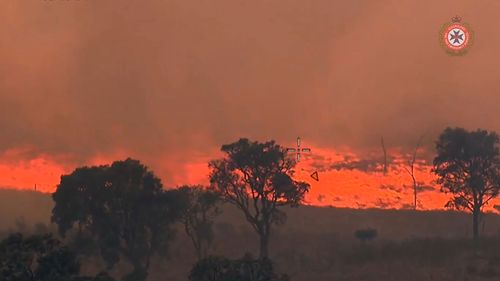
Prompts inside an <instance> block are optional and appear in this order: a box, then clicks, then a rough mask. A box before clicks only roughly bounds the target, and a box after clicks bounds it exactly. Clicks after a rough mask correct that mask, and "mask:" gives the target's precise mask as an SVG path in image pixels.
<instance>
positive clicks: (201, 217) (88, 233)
mask: <svg viewBox="0 0 500 281" xmlns="http://www.w3.org/2000/svg"><path fill="white" fill-rule="evenodd" d="M499 142H500V140H499V137H498V135H497V134H496V133H495V132H488V131H485V130H476V131H467V130H464V129H461V128H448V129H446V130H445V131H444V132H443V133H442V134H441V135H440V137H439V139H438V141H437V142H436V148H437V154H436V157H435V159H434V163H433V165H434V168H433V172H434V173H435V174H436V175H437V177H438V183H439V184H440V186H441V187H442V191H443V192H447V193H450V195H451V196H450V197H451V199H450V201H449V202H448V204H447V206H448V207H451V208H455V209H458V210H466V211H469V212H470V213H471V214H472V222H473V223H472V233H473V238H474V239H473V241H476V242H480V241H479V238H480V223H481V219H482V218H483V213H482V212H483V207H484V206H485V205H486V204H487V203H488V202H489V201H490V200H491V199H493V198H495V197H496V196H497V195H498V191H499V189H500V153H499V147H498V145H499ZM221 151H222V152H223V153H224V157H223V158H221V159H216V160H213V161H210V163H209V167H210V170H211V172H210V175H209V182H210V185H209V186H181V187H179V188H173V189H167V188H165V187H164V186H163V184H162V182H161V180H160V179H159V178H158V177H157V176H156V175H155V174H154V172H153V171H151V170H150V169H149V168H148V167H146V166H145V165H143V164H142V163H141V162H140V161H138V160H134V159H130V158H129V159H125V160H123V161H115V162H113V163H112V164H110V165H101V166H92V167H80V168H77V169H75V170H74V171H73V172H72V173H71V174H68V175H63V176H61V180H60V183H59V184H58V186H57V189H56V191H55V192H54V193H53V195H52V198H53V201H54V207H53V210H52V217H51V221H52V222H53V224H54V225H55V227H56V229H57V230H56V231H55V233H49V232H50V230H49V229H39V231H37V234H32V235H27V234H24V233H12V234H10V235H9V236H8V237H7V238H5V239H4V240H3V241H2V242H1V243H0V275H1V277H0V280H5V281H24V280H26V281H28V280H31V281H35V280H37V281H77V280H81V281H83V280H85V281H91V280H94V281H97V280H99V281H113V280H122V281H145V280H148V275H149V273H150V268H151V265H152V261H153V260H155V259H157V258H160V259H161V258H167V257H168V256H169V255H170V253H169V252H170V250H171V249H172V246H173V243H175V236H176V230H179V229H182V230H183V231H184V232H185V234H186V235H187V237H189V240H190V243H191V244H192V251H193V252H194V253H195V255H196V258H197V262H196V263H195V264H193V266H192V269H191V271H190V272H189V273H187V274H186V279H189V280H192V281H257V280H259V281H280V280H281V281H284V280H289V279H290V277H289V276H288V275H287V274H286V273H285V272H280V273H277V272H275V269H274V268H275V267H274V266H273V262H272V261H271V259H270V257H271V256H273V255H272V253H270V241H271V240H270V238H271V236H272V235H273V233H275V230H276V226H277V225H280V224H284V223H286V218H287V215H286V214H287V213H286V212H284V211H283V208H284V207H286V206H288V207H298V206H300V205H301V204H302V203H303V202H304V197H305V195H306V193H307V192H308V191H309V185H308V184H307V183H306V182H301V181H296V180H294V178H293V174H294V167H295V164H296V163H295V161H294V160H292V159H290V158H289V157H287V156H286V151H285V149H284V148H283V147H281V146H279V145H278V144H276V143H275V142H274V141H268V142H255V141H250V140H248V139H240V140H238V141H236V142H234V143H231V144H227V145H223V146H222V147H221ZM223 204H231V205H232V206H234V207H235V208H236V209H237V210H239V211H240V213H241V214H242V218H244V219H245V222H246V224H247V225H249V227H250V228H251V229H252V231H253V232H254V234H255V238H256V239H257V241H258V245H259V247H258V249H259V251H258V255H257V256H255V257H254V256H252V255H251V254H249V253H247V250H248V249H246V247H245V245H241V248H240V249H239V250H240V251H241V254H240V257H241V258H236V259H230V258H227V257H223V256H214V255H212V250H213V241H214V235H215V232H214V223H215V222H216V220H217V218H218V216H219V215H220V214H221V212H222V209H223V208H222V207H221V206H222V205H223ZM325 223H330V222H325ZM332 223H335V222H332ZM179 226H182V227H181V228H179ZM354 236H355V237H356V238H358V239H359V240H360V241H362V245H360V247H361V248H360V249H361V250H360V251H362V252H363V253H365V254H366V253H377V254H378V253H379V252H380V250H376V248H373V246H372V245H371V243H372V242H371V241H372V240H374V239H376V238H377V230H376V229H373V228H367V229H359V230H357V231H356V232H355V233H354ZM290 247H294V245H293V244H291V245H290ZM391 247H392V246H390V245H388V246H387V247H386V248H384V249H386V250H385V251H384V252H385V253H386V255H387V253H390V252H391V251H396V250H391V249H395V248H394V247H392V248H391ZM338 249H339V252H341V251H342V250H341V249H342V247H339V248H338ZM85 257H94V258H98V259H99V260H101V261H102V268H100V269H99V270H98V271H97V273H96V274H92V275H90V276H86V275H85V274H84V273H82V271H81V267H82V263H83V261H85V260H86V259H85ZM170 258H172V257H170ZM351 258H352V257H350V256H349V255H347V254H346V255H345V260H346V261H348V260H349V259H351ZM363 258H364V259H368V260H370V257H369V256H366V255H364V256H363ZM164 262H165V263H169V260H168V259H164ZM305 262H306V261H304V263H305ZM123 264H126V265H127V268H128V271H127V272H126V273H123V274H121V276H116V274H111V272H112V271H113V270H114V269H115V268H116V267H117V266H121V265H123Z"/></svg>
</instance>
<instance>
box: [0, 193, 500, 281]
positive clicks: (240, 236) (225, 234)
mask: <svg viewBox="0 0 500 281" xmlns="http://www.w3.org/2000/svg"><path fill="white" fill-rule="evenodd" d="M51 208H52V201H51V198H50V195H49V194H43V193H37V192H32V191H17V190H0V214H1V215H0V229H1V230H2V232H5V231H7V230H13V229H16V227H17V226H16V219H17V220H18V219H19V218H21V217H22V218H24V222H25V224H26V225H27V227H28V229H29V228H30V227H33V226H34V225H35V224H36V223H44V224H47V223H48V222H49V217H50V211H51ZM286 211H287V214H288V220H287V222H286V223H285V225H283V226H280V227H277V228H275V231H274V235H273V237H272V243H271V249H270V252H271V257H272V258H273V260H274V261H275V264H276V267H277V270H278V271H280V272H287V273H289V274H290V275H291V276H292V278H293V279H292V280H294V281H306V280H349V281H350V280H398V281H401V280H433V279H428V278H430V277H428V275H429V274H430V275H432V274H435V275H433V276H439V278H438V279H435V280H448V279H446V278H450V279H449V280H457V279H456V277H457V276H462V275H464V274H469V273H467V272H465V270H466V269H467V268H468V267H467V266H465V265H464V266H459V265H460V264H463V263H464V262H465V261H467V260H468V259H469V256H470V254H471V247H472V246H471V242H470V240H469V239H468V237H470V233H471V231H470V225H471V220H470V216H469V215H467V214H465V213H460V212H451V211H425V212H420V211H419V212H414V211H409V210H380V209H366V210H357V209H340V208H319V207H313V206H303V207H300V208H294V209H291V208H286ZM367 227H371V228H375V229H377V231H378V237H377V239H376V240H375V241H373V242H371V243H368V244H366V245H365V244H363V243H361V242H360V241H357V240H356V239H355V238H354V235H353V233H354V231H356V230H357V229H362V228H367ZM483 229H484V232H483V233H485V234H486V235H488V236H490V237H496V234H499V233H500V216H498V215H494V214H487V215H486V219H485V223H484V225H483ZM215 231H216V237H215V242H214V249H213V251H212V252H213V253H214V254H217V255H224V256H228V257H232V258H237V257H241V256H242V255H243V254H244V253H245V252H252V253H254V254H256V253H257V240H256V236H255V235H254V233H253V232H252V231H251V229H250V228H249V227H248V225H247V224H246V222H245V221H244V220H243V216H242V215H241V214H240V213H239V212H238V210H236V209H235V208H234V207H232V206H224V208H223V213H222V215H221V216H220V217H219V218H218V219H217V221H216V223H215ZM488 241H489V242H491V243H490V245H488V247H486V248H485V249H486V252H487V253H490V254H488V255H487V256H488V261H489V262H488V266H489V267H484V265H482V264H479V265H478V264H476V263H474V264H473V265H468V266H473V268H474V269H473V270H472V269H470V270H472V271H474V270H475V271H474V272H475V273H474V272H473V273H470V274H473V275H474V274H476V273H477V274H479V273H481V272H482V271H481V270H489V271H493V273H491V272H490V273H491V274H493V276H497V275H495V274H496V272H497V270H498V272H500V270H499V269H500V265H498V266H499V267H498V269H497V265H495V264H493V265H491V263H492V262H491V261H492V260H493V261H494V260H495V259H496V253H497V252H499V251H498V250H500V240H499V241H497V239H496V238H489V240H488ZM170 253H171V254H170V258H169V259H168V260H166V261H165V260H155V262H154V263H153V265H152V272H151V277H150V281H160V280H162V281H164V280H172V281H182V280H187V279H186V276H187V272H188V271H189V269H190V267H191V265H192V264H193V263H194V262H195V257H194V253H193V249H192V246H191V244H190V241H189V240H188V239H187V237H186V236H185V235H184V234H183V232H182V229H181V228H179V232H178V235H177V238H176V241H174V242H173V243H172V247H171V251H170ZM429 262H431V263H429ZM100 266H101V265H100V264H99V263H97V264H95V263H93V262H92V263H88V264H87V265H86V270H89V271H95V270H96V269H97V268H99V267H100ZM124 266H125V267H126V265H122V266H121V267H118V268H117V269H116V271H115V274H118V275H120V274H119V272H117V271H119V270H121V269H124ZM423 268H425V270H423V271H422V269H423ZM484 268H486V269H484ZM467 270H469V269H467ZM396 272H399V273H398V274H396ZM406 272H412V274H411V276H410V275H409V276H408V278H400V279H397V278H396V279H394V278H393V276H396V275H399V274H400V273H401V274H406ZM395 274H396V275H395ZM454 274H455V275H454ZM457 274H458V275H457ZM477 274H476V275H477ZM499 275H500V274H499ZM373 276H375V277H373ZM474 276H475V275H474ZM478 276H479V275H478ZM371 277H373V278H375V279H370V278H371ZM445 277H446V278H445ZM479 277H480V276H479ZM479 277H478V278H479ZM310 278H313V279H310ZM331 278H335V279H331ZM415 278H417V279H415ZM481 278H482V277H481ZM469 280H476V279H473V278H472V279H469ZM477 280H482V279H477Z"/></svg>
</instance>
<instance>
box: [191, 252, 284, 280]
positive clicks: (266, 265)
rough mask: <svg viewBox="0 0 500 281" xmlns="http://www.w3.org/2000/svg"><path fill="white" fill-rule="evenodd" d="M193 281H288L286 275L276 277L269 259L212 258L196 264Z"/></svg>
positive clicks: (192, 274) (249, 257) (192, 273)
mask: <svg viewBox="0 0 500 281" xmlns="http://www.w3.org/2000/svg"><path fill="white" fill-rule="evenodd" d="M189 280H191V281H288V280H290V279H289V278H288V276H286V275H281V276H279V275H276V274H275V273H274V271H273V265H272V262H271V261H270V260H269V259H266V258H265V259H253V258H252V257H251V256H249V255H247V256H245V257H244V258H242V259H238V260H229V259H227V258H224V257H214V256H210V257H208V258H205V259H203V260H200V261H199V262H198V263H196V264H195V265H194V267H193V269H192V270H191V274H190V275H189Z"/></svg>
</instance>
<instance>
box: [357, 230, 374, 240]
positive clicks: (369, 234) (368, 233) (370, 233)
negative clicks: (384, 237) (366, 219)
mask: <svg viewBox="0 0 500 281" xmlns="http://www.w3.org/2000/svg"><path fill="white" fill-rule="evenodd" d="M354 236H355V237H356V238H358V239H359V240H361V241H362V242H366V241H370V240H373V239H375V238H377V230H376V229H373V228H366V229H358V230H356V231H355V232H354Z"/></svg>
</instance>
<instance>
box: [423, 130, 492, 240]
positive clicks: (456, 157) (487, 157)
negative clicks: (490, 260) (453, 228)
mask: <svg viewBox="0 0 500 281" xmlns="http://www.w3.org/2000/svg"><path fill="white" fill-rule="evenodd" d="M498 145H499V137H498V135H497V134H496V133H495V132H488V131H486V130H476V131H467V130H465V129H462V128H447V129H445V130H444V132H443V133H442V134H441V136H440V137H439V140H438V142H437V144H436V148H437V156H436V157H435V158H434V168H433V171H434V173H435V174H436V175H437V176H438V180H437V182H438V184H440V185H441V186H442V190H443V191H444V192H449V193H452V194H453V198H452V199H451V200H450V201H449V202H448V204H447V206H449V207H454V208H457V209H465V210H468V211H470V212H472V214H473V235H474V238H476V239H477V238H478V236H479V227H478V224H479V219H480V214H481V212H482V207H483V206H484V205H485V204H487V203H488V202H489V201H490V200H491V199H493V198H495V197H496V196H497V195H498V192H499V190H500V153H499V147H498Z"/></svg>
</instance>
